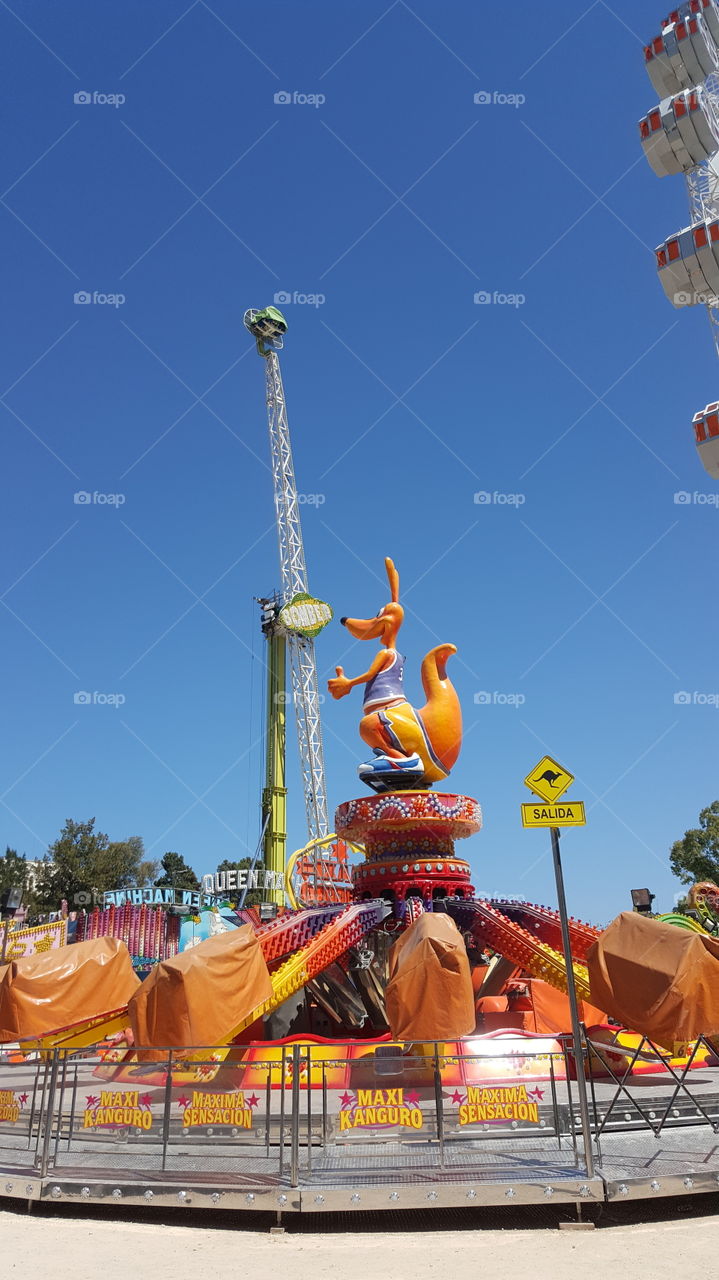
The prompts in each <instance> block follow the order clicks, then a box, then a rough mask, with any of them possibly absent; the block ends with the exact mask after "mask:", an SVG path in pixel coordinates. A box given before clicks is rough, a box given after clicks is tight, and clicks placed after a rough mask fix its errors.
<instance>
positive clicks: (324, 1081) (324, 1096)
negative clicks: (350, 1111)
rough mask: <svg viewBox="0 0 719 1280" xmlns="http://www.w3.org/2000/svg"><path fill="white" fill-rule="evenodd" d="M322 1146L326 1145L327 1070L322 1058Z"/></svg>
mask: <svg viewBox="0 0 719 1280" xmlns="http://www.w3.org/2000/svg"><path fill="white" fill-rule="evenodd" d="M322 1146H323V1148H324V1147H326V1146H327V1071H326V1064H325V1060H324V1058H323V1059H322Z"/></svg>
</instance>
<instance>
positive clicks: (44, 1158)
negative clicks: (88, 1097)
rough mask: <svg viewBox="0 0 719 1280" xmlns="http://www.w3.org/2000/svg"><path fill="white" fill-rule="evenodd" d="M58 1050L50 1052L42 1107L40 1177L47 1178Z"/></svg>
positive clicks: (58, 1062) (58, 1064)
mask: <svg viewBox="0 0 719 1280" xmlns="http://www.w3.org/2000/svg"><path fill="white" fill-rule="evenodd" d="M59 1053H60V1050H59V1049H53V1051H52V1064H51V1066H50V1080H49V1083H48V1089H47V1095H46V1099H45V1106H44V1129H43V1135H42V1151H41V1154H40V1177H41V1178H45V1177H47V1171H48V1168H49V1166H50V1140H51V1137H52V1122H53V1112H54V1108H55V1091H56V1089H57V1074H58V1069H59V1066H60V1061H59Z"/></svg>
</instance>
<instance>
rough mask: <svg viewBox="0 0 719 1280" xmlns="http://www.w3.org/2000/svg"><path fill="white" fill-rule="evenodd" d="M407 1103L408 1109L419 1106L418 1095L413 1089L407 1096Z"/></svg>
mask: <svg viewBox="0 0 719 1280" xmlns="http://www.w3.org/2000/svg"><path fill="white" fill-rule="evenodd" d="M407 1101H408V1103H409V1105H410V1107H416V1106H418V1105H419V1094H418V1093H417V1092H416V1090H414V1089H413V1090H412V1092H411V1093H408V1094H407Z"/></svg>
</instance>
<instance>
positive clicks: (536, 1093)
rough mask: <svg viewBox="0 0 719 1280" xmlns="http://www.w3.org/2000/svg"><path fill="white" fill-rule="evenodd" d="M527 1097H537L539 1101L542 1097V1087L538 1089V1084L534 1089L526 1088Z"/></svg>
mask: <svg viewBox="0 0 719 1280" xmlns="http://www.w3.org/2000/svg"><path fill="white" fill-rule="evenodd" d="M527 1097H528V1098H537V1099H538V1101H540V1102H541V1100H542V1098H543V1097H544V1089H540V1088H539V1086H537V1088H536V1089H528V1090H527Z"/></svg>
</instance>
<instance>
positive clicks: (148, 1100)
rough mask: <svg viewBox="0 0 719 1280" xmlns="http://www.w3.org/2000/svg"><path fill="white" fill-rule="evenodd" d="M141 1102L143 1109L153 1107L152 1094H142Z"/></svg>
mask: <svg viewBox="0 0 719 1280" xmlns="http://www.w3.org/2000/svg"><path fill="white" fill-rule="evenodd" d="M139 1101H140V1106H141V1107H149V1106H151V1105H152V1094H151V1093H141V1094H140V1099H139Z"/></svg>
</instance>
